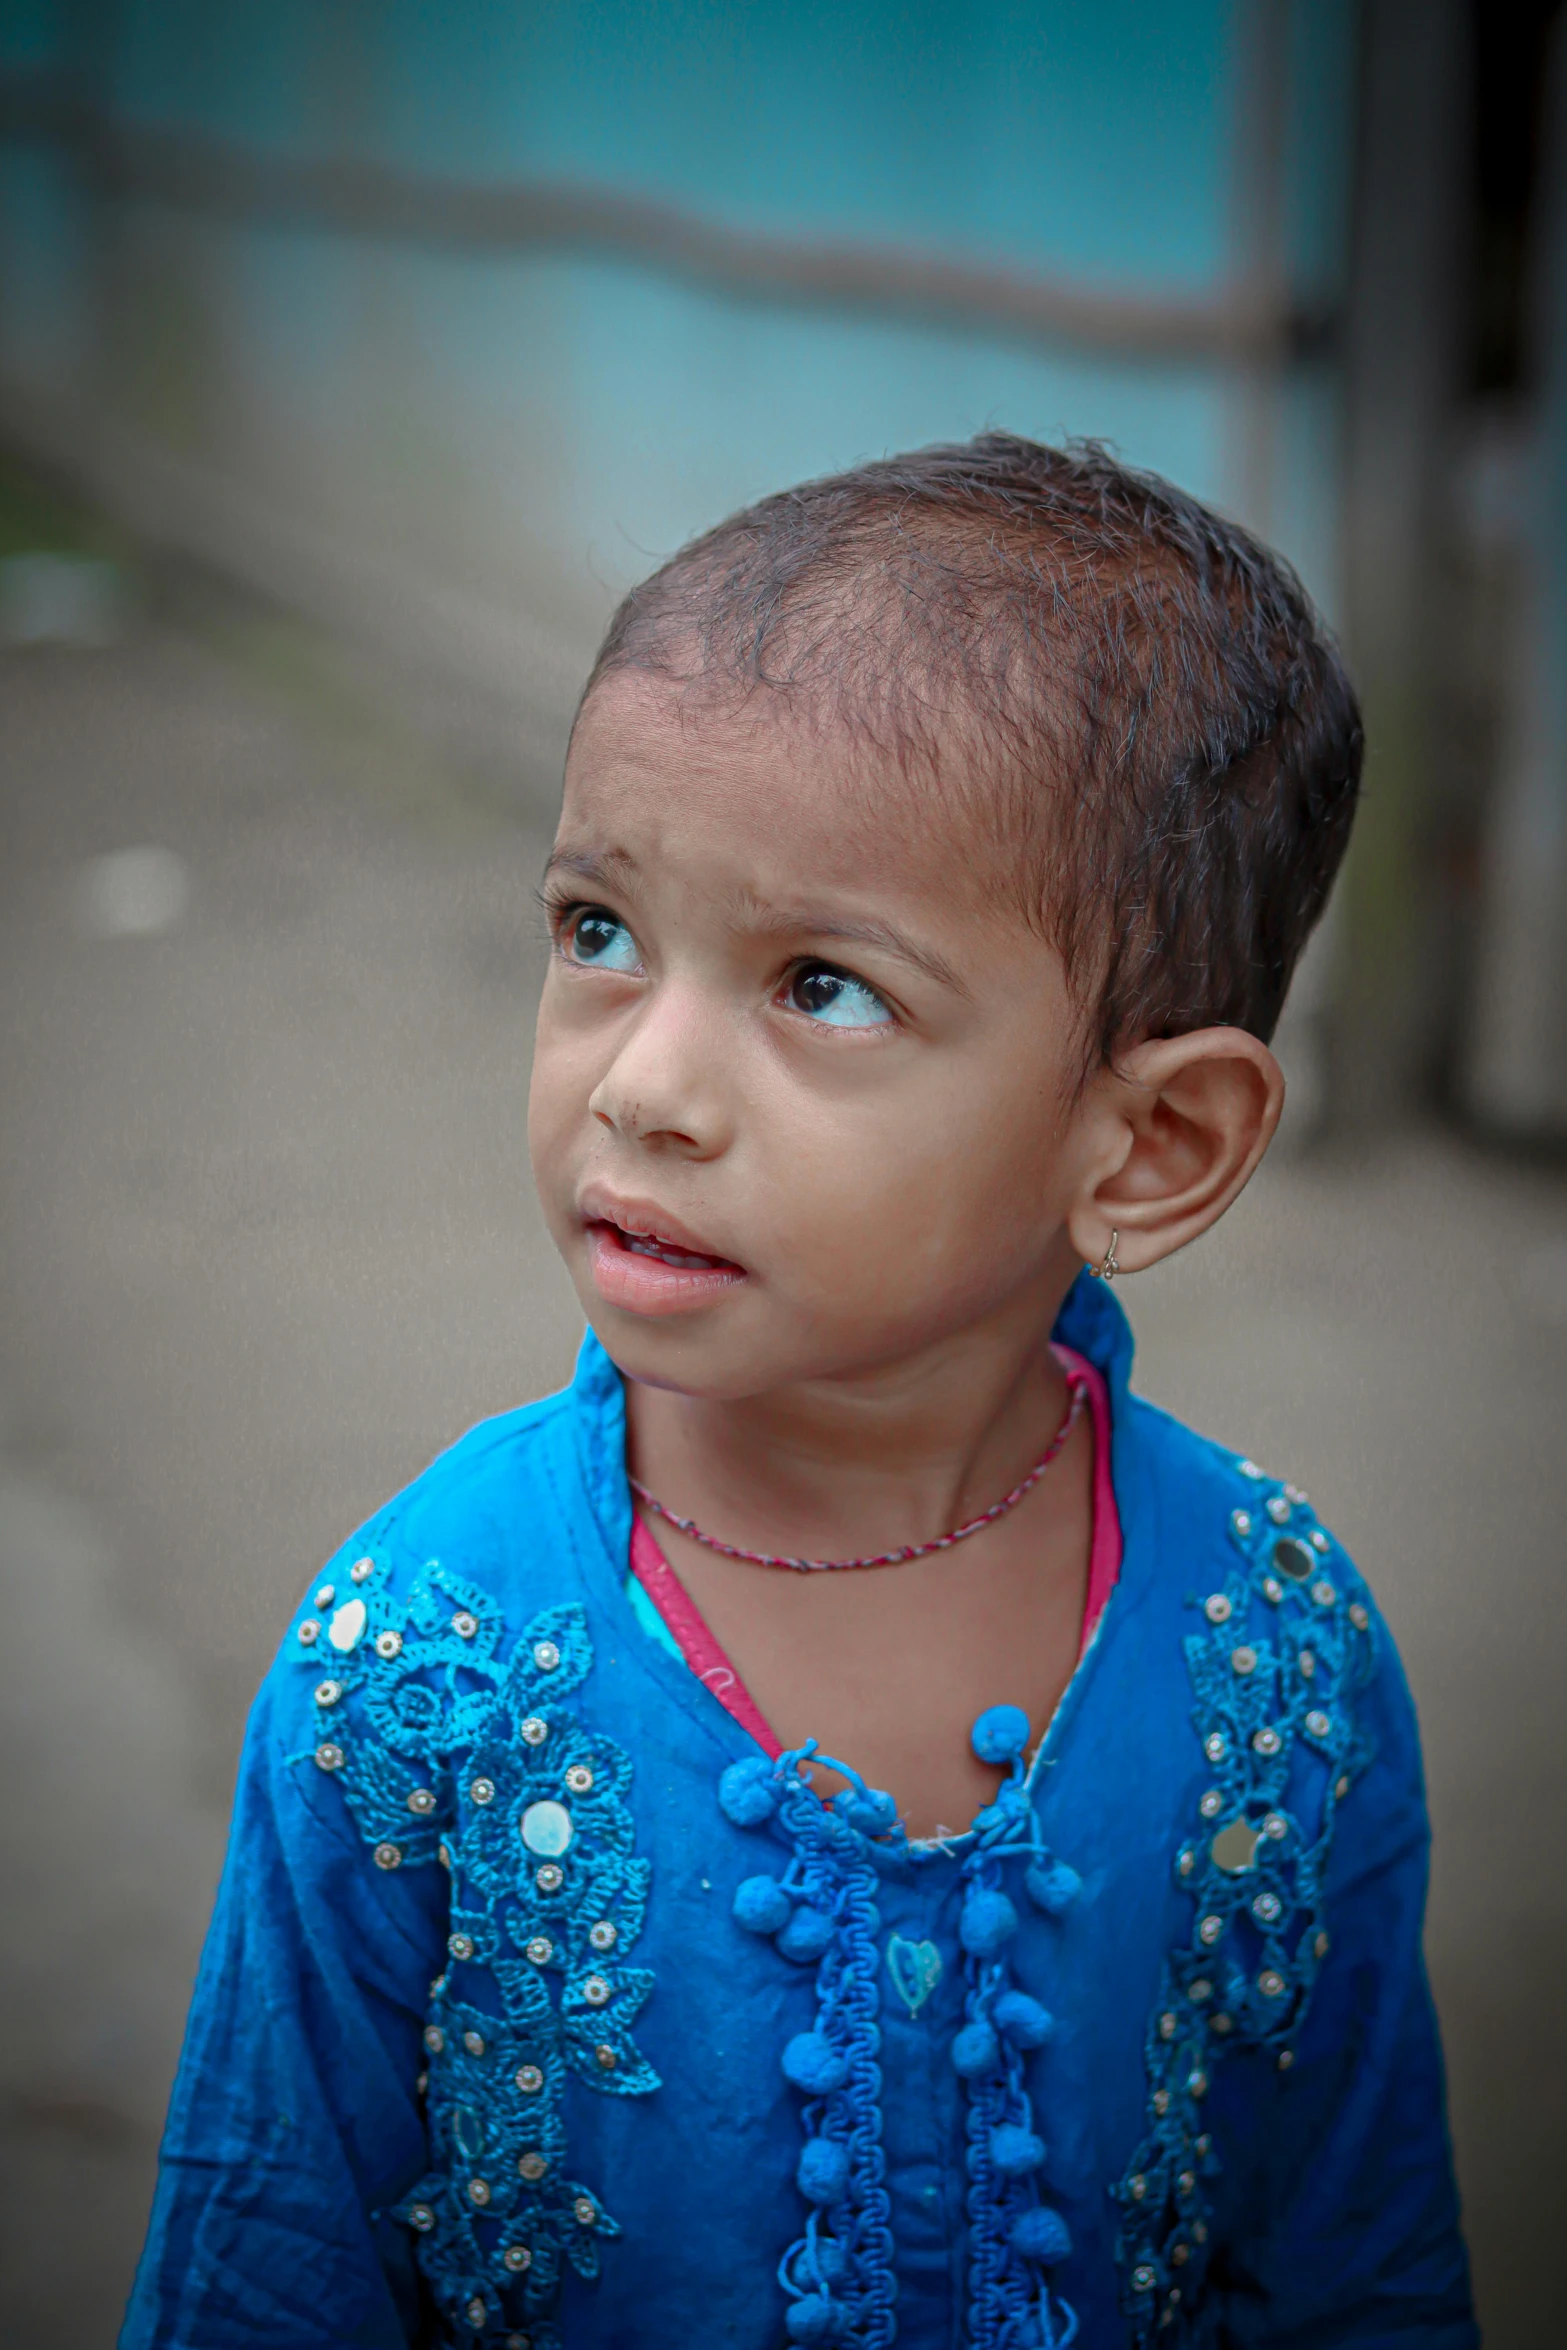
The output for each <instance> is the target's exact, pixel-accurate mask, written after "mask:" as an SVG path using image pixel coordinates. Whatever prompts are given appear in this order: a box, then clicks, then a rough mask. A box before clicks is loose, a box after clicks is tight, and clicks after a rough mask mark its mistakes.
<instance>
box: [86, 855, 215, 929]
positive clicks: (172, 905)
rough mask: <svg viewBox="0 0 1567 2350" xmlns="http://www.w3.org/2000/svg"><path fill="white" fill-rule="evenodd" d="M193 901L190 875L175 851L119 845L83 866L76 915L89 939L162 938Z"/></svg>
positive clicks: (183, 861) (181, 858)
mask: <svg viewBox="0 0 1567 2350" xmlns="http://www.w3.org/2000/svg"><path fill="white" fill-rule="evenodd" d="M189 902H190V874H189V872H188V870H187V868H186V864H185V860H184V858H183V857H177V856H176V855H175V854H174V851H173V850H172V849H151V848H148V849H115V850H114V851H113V852H112V853H111V854H110V855H109V856H107V857H94V858H93V860H92V862H91V863H90V864H89V865H84V866H83V868H82V871H81V874H80V875H79V877H78V880H77V885H76V911H77V919H78V920H79V922H80V923H81V926H82V928H83V930H85V931H86V932H87V934H88V936H89V937H90V938H157V937H158V936H159V935H160V933H162V932H163V931H165V930H172V929H173V927H174V925H175V923H176V922H177V921H178V920H179V918H180V916H181V915H182V914H183V913H184V911H185V908H186V906H187V905H188V904H189Z"/></svg>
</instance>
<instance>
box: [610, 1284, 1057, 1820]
mask: <svg viewBox="0 0 1567 2350" xmlns="http://www.w3.org/2000/svg"><path fill="white" fill-rule="evenodd" d="M1053 1302H1058V1301H1049V1300H1046V1301H1043V1303H1041V1302H1040V1301H1035V1302H1034V1308H1033V1311H1032V1312H1031V1313H1030V1314H1027V1315H1025V1314H1023V1313H1021V1312H1019V1313H1018V1314H1017V1315H1016V1316H1015V1317H1014V1318H1013V1323H1012V1326H1011V1327H1010V1328H1009V1329H1006V1330H1004V1331H999V1330H997V1329H996V1328H994V1327H991V1328H988V1329H987V1330H986V1331H985V1332H984V1333H983V1334H982V1338H983V1342H982V1343H975V1342H974V1341H973V1339H972V1337H970V1339H969V1341H968V1343H964V1342H963V1341H958V1342H952V1343H948V1344H945V1345H943V1346H942V1347H940V1348H932V1349H930V1350H929V1351H928V1353H927V1354H926V1355H925V1356H923V1357H921V1358H920V1359H919V1360H917V1361H914V1362H908V1363H904V1364H902V1365H899V1366H897V1367H896V1369H893V1370H887V1371H883V1372H879V1373H877V1374H875V1375H874V1376H871V1377H863V1378H858V1379H855V1380H852V1381H850V1380H844V1381H833V1382H827V1381H816V1382H810V1383H802V1384H801V1385H799V1386H797V1387H793V1388H790V1389H788V1390H786V1391H778V1392H774V1393H770V1394H768V1395H765V1396H760V1397H747V1398H744V1399H741V1400H738V1401H729V1402H723V1403H715V1402H712V1401H707V1400H701V1399H696V1398H693V1397H689V1396H681V1395H678V1394H674V1393H671V1392H669V1391H668V1390H663V1389H657V1388H650V1387H642V1386H632V1387H630V1388H629V1389H628V1398H627V1403H628V1418H629V1438H630V1442H629V1450H630V1458H631V1467H632V1473H633V1474H634V1475H635V1476H636V1477H637V1478H638V1479H639V1481H640V1482H641V1483H642V1484H644V1485H645V1486H647V1488H648V1489H649V1490H650V1491H651V1492H652V1493H654V1494H656V1495H657V1497H658V1499H659V1500H660V1501H661V1502H663V1503H664V1504H665V1505H666V1506H667V1507H668V1508H670V1509H672V1510H674V1511H676V1512H677V1513H678V1514H679V1515H681V1516H683V1517H687V1518H690V1519H692V1520H693V1521H694V1522H695V1524H696V1525H697V1526H699V1527H701V1528H702V1529H703V1530H704V1531H705V1532H707V1533H709V1534H711V1535H714V1536H716V1537H717V1538H718V1539H720V1540H721V1541H724V1542H728V1543H733V1544H735V1545H737V1546H739V1547H742V1548H744V1549H747V1550H751V1551H757V1552H761V1553H765V1554H769V1555H775V1556H779V1557H804V1558H824V1559H841V1558H852V1557H864V1556H875V1555H877V1554H879V1553H881V1552H885V1551H889V1550H893V1549H896V1548H899V1547H901V1546H903V1545H905V1544H916V1543H921V1542H929V1541H932V1540H934V1539H935V1538H936V1537H937V1536H939V1535H941V1534H944V1533H946V1532H949V1531H950V1530H951V1529H952V1528H954V1527H955V1526H957V1525H959V1524H962V1523H964V1522H965V1521H966V1520H968V1519H969V1518H972V1517H974V1516H976V1515H977V1514H978V1513H979V1512H981V1511H983V1510H985V1509H988V1508H989V1507H990V1506H991V1505H993V1504H994V1503H995V1502H996V1501H997V1500H998V1499H999V1498H1000V1497H1001V1496H1003V1495H1004V1494H1006V1493H1007V1492H1008V1491H1009V1490H1010V1489H1011V1488H1012V1487H1013V1486H1014V1485H1016V1484H1017V1483H1018V1482H1019V1480H1020V1479H1021V1478H1023V1477H1024V1476H1026V1474H1027V1472H1028V1470H1029V1469H1030V1468H1031V1467H1032V1466H1033V1464H1034V1463H1035V1462H1036V1461H1037V1460H1038V1459H1039V1457H1040V1455H1041V1453H1042V1452H1043V1450H1044V1449H1045V1446H1046V1445H1047V1443H1048V1442H1049V1439H1050V1437H1051V1435H1052V1434H1053V1432H1054V1431H1055V1430H1056V1428H1057V1427H1058V1425H1059V1424H1060V1421H1061V1418H1062V1415H1063V1412H1064V1409H1065V1406H1066V1403H1067V1397H1068V1390H1067V1383H1066V1378H1065V1375H1064V1373H1063V1371H1062V1369H1061V1366H1060V1364H1059V1363H1058V1362H1057V1360H1056V1358H1055V1356H1054V1355H1053V1354H1052V1353H1051V1351H1050V1349H1049V1347H1048V1345H1047V1344H1046V1343H1045V1334H1046V1332H1047V1331H1048V1328H1049V1325H1050V1321H1051V1319H1053V1312H1052V1304H1053ZM1003 1340H1004V1341H1005V1343H1003ZM1092 1465H1093V1444H1092V1437H1091V1434H1090V1432H1089V1430H1088V1428H1087V1426H1086V1423H1085V1422H1084V1421H1082V1420H1079V1422H1078V1424H1077V1426H1076V1428H1075V1429H1074V1431H1073V1435H1072V1438H1071V1440H1070V1441H1069V1442H1068V1444H1067V1445H1066V1447H1065V1448H1064V1450H1063V1453H1062V1455H1061V1457H1060V1459H1059V1460H1057V1461H1056V1462H1055V1463H1053V1465H1052V1466H1051V1468H1050V1469H1049V1470H1048V1471H1047V1472H1046V1474H1045V1476H1044V1477H1043V1478H1042V1479H1041V1480H1040V1482H1039V1484H1038V1485H1037V1486H1036V1487H1035V1488H1034V1489H1033V1491H1032V1492H1030V1493H1029V1494H1028V1495H1027V1497H1026V1498H1025V1499H1024V1500H1023V1501H1021V1502H1020V1503H1019V1504H1018V1506H1017V1507H1016V1509H1015V1510H1013V1511H1011V1512H1010V1513H1009V1514H1008V1515H1007V1516H1006V1517H1005V1518H1002V1519H999V1520H997V1521H996V1522H995V1523H994V1524H992V1525H989V1526H987V1527H985V1529H984V1530H983V1531H982V1532H981V1533H978V1534H976V1535H974V1536H973V1537H971V1538H970V1539H968V1540H966V1541H965V1542H964V1543H962V1544H961V1545H960V1546H957V1547H956V1548H954V1549H952V1550H950V1551H943V1552H938V1553H936V1554H935V1555H933V1556H931V1557H927V1558H924V1559H920V1560H916V1561H913V1562H911V1563H909V1564H906V1565H901V1566H895V1567H878V1568H875V1569H870V1570H866V1571H864V1572H860V1573H854V1574H837V1575H834V1574H814V1575H811V1574H791V1573H788V1572H786V1571H777V1570H769V1569H766V1568H760V1567H755V1566H750V1565H746V1564H743V1563H739V1562H736V1561H733V1560H730V1559H727V1558H724V1557H722V1556H720V1555H717V1554H715V1553H714V1552H713V1551H711V1550H708V1549H706V1548H704V1547H703V1546H702V1545H701V1544H699V1543H697V1542H695V1541H693V1540H691V1539H690V1538H689V1537H687V1536H685V1535H682V1534H680V1533H679V1532H678V1531H677V1530H675V1529H674V1528H672V1527H670V1526H669V1525H668V1524H667V1523H665V1522H664V1521H662V1520H659V1519H651V1520H649V1523H650V1525H651V1527H652V1530H653V1532H654V1534H655V1536H656V1538H657V1540H658V1542H659V1544H660V1546H661V1548H662V1549H663V1550H664V1552H665V1555H666V1556H667V1557H668V1559H669V1561H670V1564H671V1565H672V1566H673V1567H674V1569H675V1571H676V1573H677V1574H678V1575H679V1576H680V1579H681V1581H682V1582H683V1583H684V1584H685V1586H686V1589H687V1591H688V1593H689V1594H690V1596H691V1597H692V1599H694V1601H695V1602H696V1605H697V1606H698V1608H699V1609H700V1610H701V1612H702V1614H703V1615H704V1616H705V1617H706V1619H707V1621H708V1624H709V1625H710V1627H711V1629H712V1631H713V1632H714V1634H715V1635H716V1637H717V1639H718V1641H719V1642H720V1644H721V1646H722V1647H723V1648H724V1649H725V1650H726V1652H727V1653H728V1655H729V1658H730V1660H731V1662H732V1663H733V1665H734V1667H735V1669H736V1671H737V1672H738V1673H739V1674H740V1676H741V1678H742V1679H743V1680H744V1682H745V1683H746V1686H747V1688H748V1689H749V1691H750V1693H751V1696H752V1697H753V1699H754V1700H755V1702H756V1704H757V1706H758V1708H759V1709H760V1711H761V1713H762V1715H763V1718H764V1719H765V1720H766V1721H767V1722H768V1724H769V1725H770V1727H771V1728H772V1729H773V1731H774V1732H775V1734H776V1735H777V1736H778V1737H779V1739H780V1740H781V1742H782V1743H783V1744H785V1745H793V1744H798V1743H801V1742H803V1740H804V1739H805V1738H806V1737H816V1738H819V1739H820V1740H821V1742H822V1745H823V1747H824V1749H825V1750H826V1751H827V1752H829V1753H835V1754H837V1755H839V1756H840V1757H841V1759H843V1760H844V1761H846V1762H850V1763H852V1764H854V1766H855V1767H856V1768H857V1769H859V1770H861V1771H862V1772H863V1773H864V1775H865V1776H866V1777H867V1778H868V1779H869V1780H871V1782H872V1783H873V1784H874V1785H879V1786H883V1787H887V1788H889V1789H890V1791H891V1792H892V1794H893V1795H894V1796H895V1797H896V1798H897V1800H898V1803H899V1806H900V1809H901V1811H902V1813H903V1816H904V1819H905V1822H906V1825H907V1826H908V1827H909V1829H910V1831H911V1833H914V1834H929V1833H932V1832H933V1831H934V1830H935V1829H936V1828H937V1827H939V1826H953V1827H961V1826H964V1825H966V1824H967V1822H968V1820H969V1819H970V1818H971V1817H972V1815H973V1812H974V1811H975V1809H976V1808H977V1807H978V1805H979V1804H980V1803H981V1802H983V1801H985V1800H987V1799H988V1796H989V1795H990V1793H991V1792H992V1791H993V1789H994V1786H995V1784H996V1777H997V1774H996V1773H995V1772H994V1771H991V1770H987V1769H986V1768H985V1767H984V1766H982V1765H981V1764H979V1763H978V1762H977V1761H976V1760H975V1758H974V1756H973V1754H972V1752H971V1750H970V1748H969V1744H968V1731H969V1728H970V1726H971V1724H972V1722H973V1720H974V1718H975V1716H976V1715H977V1714H979V1713H980V1712H981V1711H983V1709H984V1708H985V1706H987V1705H991V1704H998V1703H1002V1702H1007V1703H1013V1704H1019V1705H1022V1706H1023V1707H1024V1709H1025V1711H1027V1712H1028V1714H1029V1716H1030V1719H1031V1721H1032V1722H1033V1725H1034V1730H1035V1734H1036V1736H1037V1735H1039V1734H1040V1733H1042V1731H1043V1729H1044V1727H1045V1724H1046V1722H1047V1721H1048V1719H1049V1715H1050V1713H1051V1712H1052V1711H1053V1710H1054V1706H1055V1703H1056V1700H1057V1699H1058V1697H1059V1695H1060V1693H1061V1690H1062V1689H1063V1688H1064V1687H1065V1685H1066V1681H1067V1680H1068V1678H1069V1677H1070V1674H1071V1671H1072V1667H1073V1664H1074V1663H1075V1661H1076V1655H1077V1641H1078V1633H1079V1628H1080V1625H1081V1621H1082V1609H1083V1599H1084V1594H1085V1591H1086V1586H1087V1572H1088V1554H1089V1544H1090V1538H1091V1532H1092V1501H1091V1478H1092Z"/></svg>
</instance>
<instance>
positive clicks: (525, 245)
mask: <svg viewBox="0 0 1567 2350" xmlns="http://www.w3.org/2000/svg"><path fill="white" fill-rule="evenodd" d="M0 136H3V137H7V138H12V139H23V138H31V139H38V138H48V139H53V140H59V141H63V142H65V143H67V144H69V145H71V146H72V147H74V148H76V149H77V150H78V152H79V153H80V154H81V157H82V161H83V165H84V167H85V169H86V170H87V171H88V172H89V173H90V174H91V176H92V178H93V180H94V182H95V183H96V184H97V185H98V186H99V187H100V188H101V189H102V190H103V191H104V193H106V194H107V195H109V196H111V197H116V198H119V199H121V200H133V201H136V202H141V203H153V204H166V205H170V206H174V207H176V208H178V209H181V210H186V211H194V212H200V213H205V214H208V215H211V216H215V217H218V218H222V219H229V220H245V221H259V222H264V223H265V224H267V225H268V226H271V227H288V228H297V229H303V230H316V231H325V232H327V233H329V234H333V235H349V236H365V237H375V238H380V239H390V240H393V241H396V242H401V243H409V244H423V245H432V244H433V245H443V246H451V247H456V248H459V249H461V250H463V251H467V252H490V253H513V254H520V253H530V252H557V253H559V252H569V253H577V254H582V255H588V256H592V257H596V258H599V259H605V260H621V261H631V262H635V263H638V264H640V265H641V266H642V267H644V268H647V269H651V270H655V271H658V272H661V273H662V274H663V275H665V276H669V277H676V278H681V279H684V280H686V281H688V282H691V283H694V284H697V285H702V286H706V287H710V288H713V289H715V290H717V291H720V292H723V293H726V294H729V295H731V296H735V297H738V298H740V299H742V300H747V301H758V302H767V303H793V304H798V305H802V306H805V307H809V308H813V309H832V310H842V311H847V312H850V313H853V314H855V315H857V316H862V317H863V316H879V317H891V318H902V319H909V320H918V321H921V322H923V323H927V324H933V325H938V326H943V327H948V328H965V329H968V330H969V331H977V332H980V333H984V334H988V335H993V336H996V337H999V338H1002V339H1005V340H1008V341H1022V342H1027V343H1033V344H1045V345H1049V346H1053V347H1056V348H1062V349H1067V350H1073V351H1078V352H1082V353H1085V354H1088V355H1091V356H1096V357H1101V358H1110V359H1121V360H1136V361H1142V362H1145V363H1156V364H1164V365H1169V364H1171V363H1177V364H1184V365H1190V364H1194V363H1198V364H1210V365H1211V364H1213V363H1215V362H1217V363H1219V364H1223V365H1230V366H1234V365H1245V366H1251V367H1256V366H1259V365H1261V366H1268V367H1276V366H1280V365H1283V364H1285V363H1287V362H1288V361H1289V360H1290V359H1292V358H1297V357H1301V356H1304V355H1306V354H1308V353H1311V352H1315V351H1318V350H1320V349H1321V348H1322V347H1323V346H1324V345H1325V343H1326V342H1327V341H1328V340H1329V339H1330V338H1331V335H1332V333H1333V331H1334V326H1335V319H1334V317H1333V314H1332V313H1331V312H1330V311H1326V310H1320V309H1318V310H1306V309H1301V308H1291V307H1289V306H1288V305H1284V306H1281V305H1280V304H1279V303H1278V302H1277V301H1274V300H1269V299H1265V298H1259V297H1257V296H1255V295H1253V294H1252V293H1250V292H1249V291H1248V290H1247V289H1246V288H1245V287H1244V286H1241V287H1235V288H1231V289H1229V290H1227V291H1225V292H1223V293H1221V294H1218V295H1215V296H1212V297H1205V296H1200V295H1198V296H1161V295H1157V294H1150V293H1143V294H1137V293H1114V294H1111V293H1100V292H1095V291H1093V290H1091V289H1088V288H1084V287H1079V286H1074V285H1070V284H1066V283H1064V282H1062V281H1061V280H1059V279H1051V278H1043V277H1034V276H1029V275H1026V274H1024V273H1022V272H1020V271H1015V270H1010V269H1002V268H992V267H988V266H986V265H985V264H983V263H980V262H975V261H964V260H957V259H955V258H952V257H950V256H948V255H945V254H942V253H939V252H932V251H929V250H925V251H921V250H919V249H917V248H911V247H902V246H897V245H873V244H865V243H859V242H855V241H851V240H849V239H836V238H832V239H829V238H802V237H788V236H777V235H770V234H766V233H762V232H758V231H753V230H749V229H739V228H732V227H726V226H724V225H722V224H720V223H718V222H714V221H710V220H706V219H703V218H702V217H701V216H700V215H699V214H697V213H693V212H688V211H685V210H683V209H681V208H680V207H678V206H675V205H671V204H661V203H657V202H655V201H653V200H651V199H650V198H647V197H643V196H636V195H630V194H626V193H623V192H622V191H620V190H618V189H613V188H606V187H602V186H593V185H587V184H575V183H572V182H569V181H560V180H544V179H531V180H530V179H519V180H509V181H504V182H472V181H462V180H454V179H443V178H436V177H433V176H432V175H430V174H428V173H421V172H415V171H408V170H405V169H402V168H401V167H399V166H395V165H389V164H382V163H373V162H364V161H359V160H356V159H350V158H347V157H324V158H319V159H316V158H296V157H291V156H280V155H268V154H265V153H262V152H260V151H258V150H256V149H253V148H251V149H247V148H244V147H239V146H235V145H233V144H232V143H229V142H224V141H218V140H215V139H210V138H207V137H205V136H203V135H201V134H200V133H196V132H191V131H171V130H158V129H150V128H142V127H134V126H131V125H128V124H126V123H124V122H121V121H119V120H117V119H116V118H115V117H114V116H113V115H112V114H110V113H108V112H107V111H105V110H104V109H103V108H102V107H100V106H97V105H94V104H92V103H90V102H88V101H86V100H84V99H82V98H80V97H79V96H76V95H74V94H72V92H71V91H70V90H69V89H68V88H64V87H62V86H61V85H60V83H59V82H58V80H56V79H55V78H54V77H52V76H50V77H47V78H46V77H44V76H41V75H36V74H20V73H13V74H11V75H4V76H0Z"/></svg>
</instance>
